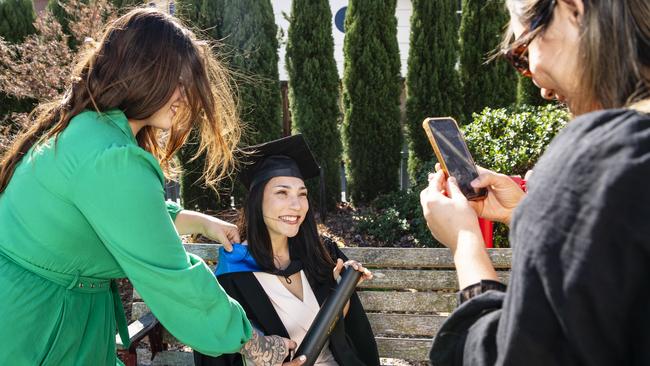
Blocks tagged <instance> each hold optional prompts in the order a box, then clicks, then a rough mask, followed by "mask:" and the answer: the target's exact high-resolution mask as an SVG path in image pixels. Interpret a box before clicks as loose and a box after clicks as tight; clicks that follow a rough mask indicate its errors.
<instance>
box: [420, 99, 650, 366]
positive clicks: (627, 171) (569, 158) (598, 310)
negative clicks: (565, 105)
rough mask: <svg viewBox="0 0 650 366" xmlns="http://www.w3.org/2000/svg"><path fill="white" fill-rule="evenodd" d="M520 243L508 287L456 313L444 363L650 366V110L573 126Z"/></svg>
mask: <svg viewBox="0 0 650 366" xmlns="http://www.w3.org/2000/svg"><path fill="white" fill-rule="evenodd" d="M510 243H511V245H512V247H513V267H512V275H511V279H510V283H509V286H508V289H507V291H506V292H505V293H503V292H498V291H488V292H486V293H484V294H481V295H478V296H477V297H474V298H472V299H471V300H469V301H467V302H465V303H463V304H462V305H461V306H460V307H459V308H458V309H457V310H456V311H455V312H454V313H452V315H451V316H450V318H449V319H448V320H447V321H446V322H445V324H444V325H443V327H442V328H441V330H440V332H439V333H438V335H437V336H436V339H435V341H434V345H433V347H432V349H431V353H430V358H431V362H432V364H433V365H650V291H649V290H650V116H648V115H645V114H641V113H638V112H635V111H631V110H605V111H599V112H594V113H590V114H586V115H583V116H581V117H579V118H577V119H575V120H574V121H572V122H571V123H569V125H568V126H567V127H566V128H565V129H564V130H563V131H562V132H561V133H560V134H559V135H558V136H557V137H556V138H555V139H554V140H553V142H552V143H551V144H550V145H549V147H548V149H547V151H546V153H545V154H544V155H543V157H542V158H541V159H540V161H539V162H538V164H537V165H536V167H535V170H534V173H533V175H532V178H531V180H530V181H529V182H528V195H527V197H526V198H525V199H524V200H523V201H522V202H521V204H520V205H519V207H518V208H517V209H516V211H515V213H514V217H513V222H512V230H511V232H510Z"/></svg>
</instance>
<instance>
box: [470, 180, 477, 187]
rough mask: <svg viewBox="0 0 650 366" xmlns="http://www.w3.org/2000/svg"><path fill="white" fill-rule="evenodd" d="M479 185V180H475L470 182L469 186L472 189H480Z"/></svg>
mask: <svg viewBox="0 0 650 366" xmlns="http://www.w3.org/2000/svg"><path fill="white" fill-rule="evenodd" d="M478 183H479V181H478V179H474V180H473V181H471V182H469V184H470V185H471V186H472V187H478Z"/></svg>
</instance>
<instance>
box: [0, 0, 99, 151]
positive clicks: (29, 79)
mask: <svg viewBox="0 0 650 366" xmlns="http://www.w3.org/2000/svg"><path fill="white" fill-rule="evenodd" d="M65 9H66V10H67V11H68V13H70V14H73V15H74V16H75V19H77V20H76V21H75V22H74V23H71V24H70V29H71V32H72V34H73V37H74V38H75V39H76V40H78V41H79V43H80V44H82V43H83V42H84V41H88V42H86V43H89V44H92V42H90V40H92V38H93V37H97V36H98V35H99V34H98V33H97V32H99V31H101V30H102V29H103V28H104V24H106V23H107V22H109V21H110V20H111V19H110V17H107V14H111V12H112V6H111V5H110V4H109V3H107V2H106V0H96V1H93V2H92V3H90V4H88V3H84V2H83V1H81V0H69V1H67V2H66V3H65ZM34 27H35V29H36V33H34V34H30V35H28V36H26V37H25V38H24V39H23V41H22V42H20V43H17V44H10V43H8V42H6V41H4V40H3V39H0V93H2V94H4V95H6V96H8V97H9V98H12V99H13V100H15V101H17V102H19V103H20V106H19V107H17V109H15V110H9V111H5V112H6V113H4V115H0V154H2V152H3V151H4V149H6V147H7V146H8V145H9V143H10V141H11V139H12V138H13V136H14V135H15V134H16V133H17V132H18V131H19V130H20V129H21V128H23V127H25V126H27V124H28V123H29V122H28V120H27V115H26V113H24V111H26V110H30V109H31V107H32V106H33V105H35V104H37V103H40V102H45V101H49V100H53V99H56V97H58V96H59V95H60V94H61V93H62V92H63V90H64V88H65V87H66V85H67V84H68V83H69V82H70V80H69V78H70V75H71V68H72V67H73V61H74V59H75V57H76V53H75V51H72V50H71V49H70V48H69V47H68V38H69V37H70V36H68V35H66V34H65V33H64V32H63V30H62V28H61V26H60V25H59V23H58V22H57V21H56V20H55V18H54V17H53V16H52V14H51V13H50V12H49V11H44V12H42V13H41V14H40V15H39V16H38V17H37V18H36V21H35V22H34ZM14 112H23V113H14Z"/></svg>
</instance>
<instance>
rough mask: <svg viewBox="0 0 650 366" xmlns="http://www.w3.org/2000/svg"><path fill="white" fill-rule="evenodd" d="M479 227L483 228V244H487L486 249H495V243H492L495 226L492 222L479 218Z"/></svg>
mask: <svg viewBox="0 0 650 366" xmlns="http://www.w3.org/2000/svg"><path fill="white" fill-rule="evenodd" d="M478 226H480V227H481V234H483V242H485V247H486V248H494V243H492V233H493V228H492V227H493V226H494V225H493V224H492V221H490V220H486V219H482V218H480V217H479V218H478Z"/></svg>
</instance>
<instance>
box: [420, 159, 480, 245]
mask: <svg viewBox="0 0 650 366" xmlns="http://www.w3.org/2000/svg"><path fill="white" fill-rule="evenodd" d="M446 194H447V195H448V196H447V195H446ZM420 204H421V205H422V211H423V213H424V218H425V219H426V221H427V226H428V227H429V230H431V234H433V236H434V237H435V238H436V240H438V241H439V242H441V243H442V244H444V245H445V246H446V247H448V248H449V249H451V251H452V252H455V251H456V245H457V243H458V240H459V236H460V235H463V234H464V233H471V234H478V237H479V238H480V237H481V230H480V228H479V226H478V217H477V216H476V212H475V211H474V210H473V209H472V206H471V205H470V203H469V201H467V198H465V196H464V195H463V193H462V192H461V191H460V188H458V185H457V183H456V179H455V178H453V177H450V178H448V179H447V180H445V174H444V172H443V171H442V170H438V171H437V172H436V173H431V174H429V186H428V187H427V188H425V189H424V190H423V191H422V192H421V193H420Z"/></svg>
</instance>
